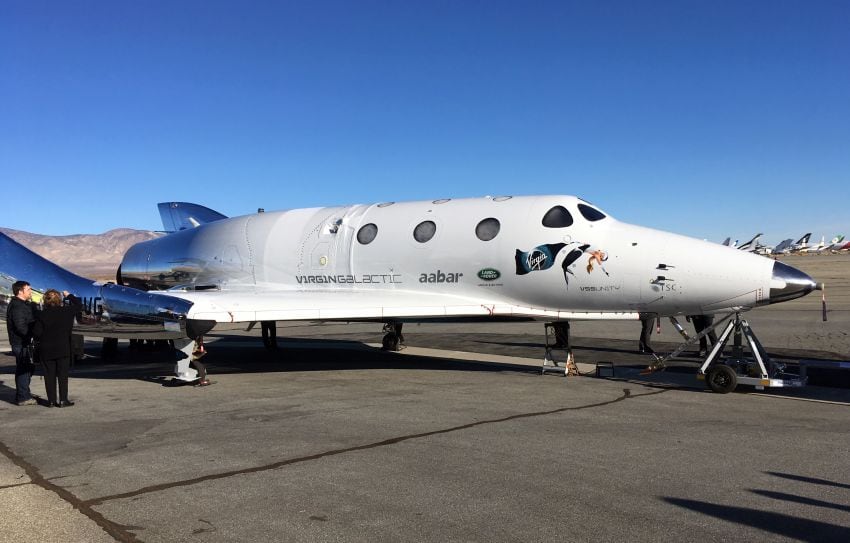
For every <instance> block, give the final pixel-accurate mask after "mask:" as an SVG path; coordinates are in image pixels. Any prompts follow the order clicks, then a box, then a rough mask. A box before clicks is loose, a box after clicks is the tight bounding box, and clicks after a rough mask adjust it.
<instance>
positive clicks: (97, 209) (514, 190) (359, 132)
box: [0, 0, 850, 242]
mask: <svg viewBox="0 0 850 543" xmlns="http://www.w3.org/2000/svg"><path fill="white" fill-rule="evenodd" d="M0 12H2V15H0V182H2V187H3V189H4V192H5V195H6V205H5V206H4V208H3V213H2V215H1V216H2V219H0V226H4V227H8V228H15V229H19V230H27V231H30V232H36V233H44V234H54V235H63V234H73V233H99V232H103V231H106V230H108V229H111V228H115V227H131V228H147V229H157V228H161V225H160V221H159V215H158V213H157V210H156V203H157V202H161V201H172V200H175V201H193V202H197V203H201V204H203V205H206V206H208V207H211V208H213V209H216V210H218V211H220V212H222V213H224V214H226V215H241V214H245V213H250V212H252V211H255V210H256V208H258V207H264V208H266V209H267V210H274V209H286V208H294V207H311V206H323V205H336V204H349V203H370V202H376V201H385V200H397V201H399V200H414V199H425V198H427V199H435V198H443V197H469V196H483V195H487V194H490V195H496V194H551V193H564V194H576V195H578V196H581V197H583V198H585V199H588V200H591V201H593V202H594V203H597V204H598V205H600V206H601V207H602V208H603V209H605V210H606V211H608V212H609V213H610V214H611V215H613V216H615V217H616V218H618V219H620V220H624V221H628V222H634V223H639V224H643V225H646V226H650V227H655V228H661V229H665V230H670V231H674V232H679V233H682V234H686V235H692V236H696V237H700V238H708V239H713V240H717V241H719V240H722V239H723V238H725V237H726V236H732V237H733V239H734V238H740V239H741V240H742V241H743V240H744V239H748V238H749V237H750V236H751V235H752V234H754V233H755V232H757V231H759V232H764V233H765V238H764V239H765V241H770V242H778V241H779V240H781V239H783V238H786V237H794V238H795V239H796V238H798V237H799V236H800V235H802V233H804V232H807V231H812V232H814V236H813V238H815V237H816V238H819V237H820V236H821V235H826V236H827V239H829V238H830V237H832V236H833V235H834V234H836V233H845V234H848V235H850V220H848V216H850V214H848V213H847V198H846V194H847V186H848V182H850V31H848V28H850V2H846V1H835V2H818V1H799V2H795V1H790V2H789V1H769V2H757V1H730V2H722V1H717V2H714V1H712V2H708V1H670V2H651V1H647V2H633V1H628V2H605V1H600V2H590V1H587V2H567V1H562V2H496V1H487V2H483V1H481V2H471V1H470V2H463V1H453V2H441V1H428V2H405V1H401V2H399V1H395V2H391V1H380V2H379V1H361V2H353V1H347V2H335V1H321V0H319V1H312V2H283V1H280V2H260V1H251V2H235V1H234V2H217V1H209V0H206V1H197V2H196V1H177V2H174V1H169V2H159V1H133V2H130V1H100V2H91V1H56V2H41V1H37V0H35V1H34V0H26V1H15V0H11V1H10V0H4V2H3V3H2V10H0ZM21 196H22V197H21Z"/></svg>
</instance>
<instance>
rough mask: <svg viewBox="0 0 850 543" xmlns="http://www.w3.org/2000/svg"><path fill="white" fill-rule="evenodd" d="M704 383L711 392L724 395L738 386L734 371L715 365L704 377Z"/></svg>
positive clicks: (722, 365) (724, 366)
mask: <svg viewBox="0 0 850 543" xmlns="http://www.w3.org/2000/svg"><path fill="white" fill-rule="evenodd" d="M705 382H706V383H708V388H710V389H711V391H712V392H717V393H718V394H726V393H729V392H732V391H733V390H735V387H736V386H738V376H737V375H736V374H735V370H733V369H732V368H730V367H729V366H726V365H724V364H715V365H714V366H712V368H711V369H710V370H708V373H707V374H706V376H705Z"/></svg>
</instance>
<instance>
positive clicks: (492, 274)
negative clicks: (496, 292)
mask: <svg viewBox="0 0 850 543" xmlns="http://www.w3.org/2000/svg"><path fill="white" fill-rule="evenodd" d="M501 276H502V274H501V273H499V270H494V269H493V268H484V269H483V270H479V271H478V278H479V279H481V280H482V281H495V280H496V279H498V278H499V277H501Z"/></svg>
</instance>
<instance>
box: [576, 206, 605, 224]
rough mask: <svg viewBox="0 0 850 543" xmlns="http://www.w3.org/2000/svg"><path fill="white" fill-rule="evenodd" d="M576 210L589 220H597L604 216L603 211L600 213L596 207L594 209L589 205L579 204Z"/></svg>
mask: <svg viewBox="0 0 850 543" xmlns="http://www.w3.org/2000/svg"><path fill="white" fill-rule="evenodd" d="M578 211H579V213H581V216H582V217H584V218H585V219H587V220H589V221H590V222H594V221H598V220H601V219H604V218H605V213H602V212H601V211H599V210H598V209H594V208H592V207H590V206H589V205H585V204H579V205H578Z"/></svg>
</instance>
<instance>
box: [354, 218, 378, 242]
mask: <svg viewBox="0 0 850 543" xmlns="http://www.w3.org/2000/svg"><path fill="white" fill-rule="evenodd" d="M377 235H378V227H377V225H375V224H372V223H369V224H364V225H363V226H361V227H360V230H358V231H357V241H359V242H360V243H361V244H362V245H368V244H370V243H372V241H374V239H375V236H377Z"/></svg>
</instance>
